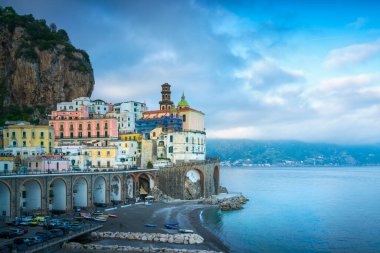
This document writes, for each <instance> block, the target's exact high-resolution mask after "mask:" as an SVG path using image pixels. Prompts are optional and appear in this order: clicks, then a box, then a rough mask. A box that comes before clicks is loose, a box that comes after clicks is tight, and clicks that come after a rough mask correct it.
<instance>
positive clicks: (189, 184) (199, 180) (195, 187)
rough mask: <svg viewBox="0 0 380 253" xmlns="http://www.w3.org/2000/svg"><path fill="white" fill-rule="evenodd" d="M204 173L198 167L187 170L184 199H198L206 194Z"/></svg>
mask: <svg viewBox="0 0 380 253" xmlns="http://www.w3.org/2000/svg"><path fill="white" fill-rule="evenodd" d="M204 177H205V176H204V173H203V171H202V170H200V169H198V168H190V169H188V170H186V173H185V178H184V199H198V198H201V197H204V196H205V187H204V185H205V180H204Z"/></svg>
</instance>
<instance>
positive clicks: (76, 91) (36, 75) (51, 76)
mask: <svg viewBox="0 0 380 253" xmlns="http://www.w3.org/2000/svg"><path fill="white" fill-rule="evenodd" d="M93 89H94V74H93V70H92V66H91V63H90V59H89V56H88V55H87V53H86V52H85V51H83V50H79V49H76V48H75V47H73V46H72V45H71V43H70V40H69V37H68V35H67V33H66V32H65V31H64V30H62V29H59V30H58V31H56V30H55V29H54V30H51V28H49V26H48V25H46V22H45V20H36V19H34V18H33V16H32V15H18V14H17V13H16V12H15V11H14V10H13V9H12V8H11V7H5V8H2V7H0V90H1V93H0V114H2V115H0V116H1V117H0V118H3V119H4V117H5V114H6V113H9V112H11V113H13V114H15V113H16V114H17V113H27V114H29V115H31V118H32V119H36V118H42V117H43V116H45V117H46V113H47V112H49V111H50V110H52V109H54V106H55V105H56V104H57V103H58V102H62V101H71V100H72V99H74V98H78V97H83V96H87V97H89V96H91V93H92V91H93ZM15 111H16V112H15Z"/></svg>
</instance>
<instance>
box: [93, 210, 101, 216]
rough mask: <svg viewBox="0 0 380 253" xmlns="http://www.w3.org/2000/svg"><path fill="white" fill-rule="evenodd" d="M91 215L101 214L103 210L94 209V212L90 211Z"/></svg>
mask: <svg viewBox="0 0 380 253" xmlns="http://www.w3.org/2000/svg"><path fill="white" fill-rule="evenodd" d="M92 214H93V215H102V214H103V212H102V211H100V210H95V212H93V213H92Z"/></svg>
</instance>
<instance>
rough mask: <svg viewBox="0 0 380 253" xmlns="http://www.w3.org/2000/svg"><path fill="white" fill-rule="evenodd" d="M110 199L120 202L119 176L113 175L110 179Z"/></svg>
mask: <svg viewBox="0 0 380 253" xmlns="http://www.w3.org/2000/svg"><path fill="white" fill-rule="evenodd" d="M110 190H111V201H112V202H120V201H121V179H120V176H118V175H114V176H113V177H112V179H111V188H110Z"/></svg>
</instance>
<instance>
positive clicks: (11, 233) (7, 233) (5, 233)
mask: <svg viewBox="0 0 380 253" xmlns="http://www.w3.org/2000/svg"><path fill="white" fill-rule="evenodd" d="M17 236H19V234H18V233H17V232H16V231H12V230H8V231H3V232H0V238H6V239H10V238H14V237H17Z"/></svg>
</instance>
